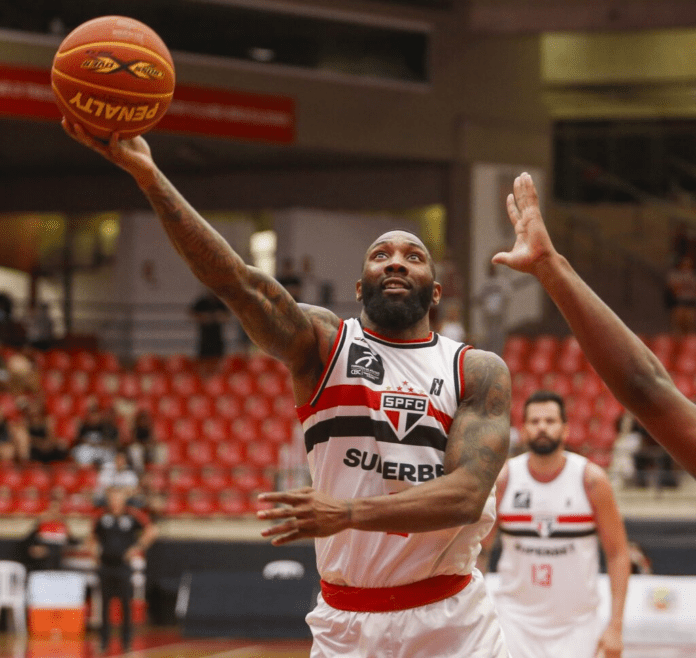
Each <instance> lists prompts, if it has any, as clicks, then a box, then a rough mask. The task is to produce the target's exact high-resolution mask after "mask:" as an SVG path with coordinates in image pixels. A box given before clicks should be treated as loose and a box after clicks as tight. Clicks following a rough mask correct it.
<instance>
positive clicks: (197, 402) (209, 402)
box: [186, 395, 215, 418]
mask: <svg viewBox="0 0 696 658" xmlns="http://www.w3.org/2000/svg"><path fill="white" fill-rule="evenodd" d="M186 410H187V411H188V413H189V414H191V416H193V417H194V418H210V416H212V415H213V414H214V413H215V402H214V401H213V399H212V398H210V397H209V396H208V395H192V396H191V397H189V398H188V399H187V400H186Z"/></svg>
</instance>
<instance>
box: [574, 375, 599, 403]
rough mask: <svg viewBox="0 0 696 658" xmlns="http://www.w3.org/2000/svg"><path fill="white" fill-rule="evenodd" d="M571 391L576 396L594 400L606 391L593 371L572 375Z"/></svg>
mask: <svg viewBox="0 0 696 658" xmlns="http://www.w3.org/2000/svg"><path fill="white" fill-rule="evenodd" d="M572 381H573V390H574V391H575V394H576V395H582V396H584V397H586V398H595V397H597V396H598V395H599V394H600V393H604V392H605V391H606V390H607V389H606V386H605V385H604V382H603V381H602V380H601V379H600V378H599V375H598V374H597V373H595V372H593V371H585V372H578V373H576V374H575V375H573V380H572Z"/></svg>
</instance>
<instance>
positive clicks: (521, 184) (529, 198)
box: [514, 171, 539, 212]
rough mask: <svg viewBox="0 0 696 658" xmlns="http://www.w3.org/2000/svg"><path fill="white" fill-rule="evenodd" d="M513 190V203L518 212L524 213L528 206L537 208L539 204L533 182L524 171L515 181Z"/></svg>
mask: <svg viewBox="0 0 696 658" xmlns="http://www.w3.org/2000/svg"><path fill="white" fill-rule="evenodd" d="M514 190H515V201H516V202H517V207H518V208H519V210H520V212H524V211H525V209H527V208H529V207H530V206H537V205H538V204H539V199H538V196H537V191H536V187H534V181H533V180H532V177H531V176H530V175H529V174H528V173H527V172H526V171H525V172H524V173H522V174H520V175H519V176H518V177H517V178H516V179H515V185H514Z"/></svg>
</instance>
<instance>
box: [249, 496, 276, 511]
mask: <svg viewBox="0 0 696 658" xmlns="http://www.w3.org/2000/svg"><path fill="white" fill-rule="evenodd" d="M259 493H261V492H260V491H250V492H249V494H248V496H247V498H248V501H249V511H251V512H253V513H254V514H255V513H256V512H260V511H261V510H266V509H271V508H272V507H273V504H272V503H263V502H261V501H259Z"/></svg>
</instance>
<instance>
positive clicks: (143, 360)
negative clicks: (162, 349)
mask: <svg viewBox="0 0 696 658" xmlns="http://www.w3.org/2000/svg"><path fill="white" fill-rule="evenodd" d="M163 367H164V366H163V364H162V359H160V357H159V356H157V355H156V354H143V355H141V356H139V357H138V359H137V360H136V362H135V367H134V370H135V372H140V373H142V372H157V371H159V370H162V369H163Z"/></svg>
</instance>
